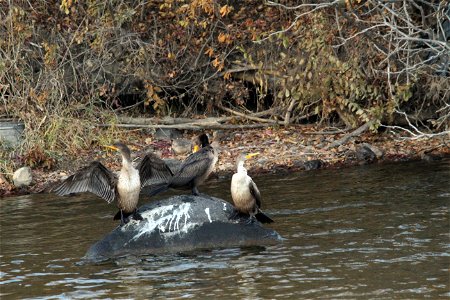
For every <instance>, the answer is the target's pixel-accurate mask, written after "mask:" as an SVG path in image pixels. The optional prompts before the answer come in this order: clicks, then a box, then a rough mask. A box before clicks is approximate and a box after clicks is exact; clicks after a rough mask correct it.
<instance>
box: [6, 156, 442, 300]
mask: <svg viewBox="0 0 450 300" xmlns="http://www.w3.org/2000/svg"><path fill="white" fill-rule="evenodd" d="M449 178H450V161H449V160H446V161H440V162H436V163H425V162H417V163H403V164H391V165H382V166H379V165H375V166H368V167H358V168H351V169H343V170H336V171H330V170H320V171H310V172H302V173H295V174H291V175H288V176H278V177H275V176H273V177H271V176H264V177H256V178H254V179H255V181H256V183H257V184H258V186H259V187H260V190H261V193H262V195H263V205H264V207H263V208H264V209H265V211H266V212H267V213H268V214H269V215H271V216H272V218H273V219H275V222H276V223H274V224H272V225H271V227H272V228H274V229H275V230H277V231H278V232H279V233H280V234H281V235H282V236H283V237H284V238H285V239H286V240H285V241H284V242H283V243H282V244H279V245H276V246H270V247H266V248H262V247H261V248H258V247H256V248H231V249H216V250H210V251H198V252H191V253H183V254H177V255H162V256H145V257H127V258H121V259H119V260H116V261H110V262H107V263H103V264H98V265H85V264H79V261H80V259H81V257H82V256H83V255H84V253H85V252H86V250H87V249H88V247H89V246H90V245H91V244H93V243H94V242H95V241H97V240H99V239H100V238H102V237H103V236H104V235H105V234H106V233H108V232H109V231H111V230H112V229H113V228H114V227H115V226H117V223H116V222H113V221H112V220H111V218H112V215H113V214H114V213H115V212H116V210H115V208H114V207H113V206H112V205H110V206H108V205H107V204H106V202H103V201H102V200H99V199H97V198H95V197H94V196H92V195H89V194H86V195H81V196H76V197H64V198H61V197H56V196H54V195H31V196H22V197H16V198H5V199H1V201H0V208H1V211H0V215H1V217H0V224H1V228H0V229H1V248H0V296H1V299H32V298H34V299H61V298H83V299H86V298H95V299H99V298H138V299H144V298H145V299H149V298H164V299H170V298H174V299H179V298H196V299H205V298H216V299H269V298H275V299H327V298H332V299H335V298H338V299H367V298H372V299H373V298H376V299H395V298H401V299H418V298H430V299H449V297H450V291H449V280H450V278H449V267H450V234H449V229H450V223H449V204H450V182H449ZM200 190H201V191H202V192H206V193H208V194H211V195H214V196H217V197H221V198H224V199H227V200H228V199H230V195H229V180H223V181H212V182H211V181H210V182H209V185H208V186H205V187H203V188H201V189H200ZM168 195H170V194H166V195H165V196H168ZM145 201H148V199H143V200H141V203H143V202H145Z"/></svg>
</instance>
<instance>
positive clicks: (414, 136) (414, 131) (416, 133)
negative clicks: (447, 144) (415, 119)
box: [380, 110, 450, 140]
mask: <svg viewBox="0 0 450 300" xmlns="http://www.w3.org/2000/svg"><path fill="white" fill-rule="evenodd" d="M395 112H396V113H398V114H401V115H403V116H404V117H405V119H406V121H407V122H408V126H409V127H411V128H412V130H409V129H407V128H404V127H401V126H396V125H380V126H382V127H385V128H390V129H398V130H401V131H405V132H407V133H408V134H410V135H411V137H400V138H401V139H409V140H417V139H421V138H434V137H438V136H441V135H449V136H450V130H447V131H442V132H438V133H425V132H422V131H420V130H419V129H418V128H417V127H416V126H414V125H413V124H412V123H411V121H410V120H409V117H408V115H407V114H406V113H405V112H403V111H398V110H395Z"/></svg>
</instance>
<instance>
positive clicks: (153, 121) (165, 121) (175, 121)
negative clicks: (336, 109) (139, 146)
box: [117, 117, 233, 125]
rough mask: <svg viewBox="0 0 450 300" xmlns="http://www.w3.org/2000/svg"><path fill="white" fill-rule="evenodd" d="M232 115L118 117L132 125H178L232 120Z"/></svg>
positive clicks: (120, 120) (122, 121)
mask: <svg viewBox="0 0 450 300" xmlns="http://www.w3.org/2000/svg"><path fill="white" fill-rule="evenodd" d="M232 119H233V118H232V117H222V118H205V119H189V118H171V117H164V118H133V117H118V118H117V120H118V121H119V122H120V123H125V124H134V125H179V124H191V123H194V124H197V123H220V122H226V121H229V120H232Z"/></svg>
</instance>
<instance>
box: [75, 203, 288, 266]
mask: <svg viewBox="0 0 450 300" xmlns="http://www.w3.org/2000/svg"><path fill="white" fill-rule="evenodd" d="M139 213H140V215H141V216H142V218H143V220H142V221H136V220H131V221H130V222H128V223H127V224H125V225H124V226H122V227H120V226H119V227H117V228H116V229H114V230H113V231H112V232H110V233H108V234H107V235H106V236H105V237H104V238H103V239H101V240H100V241H98V242H97V243H95V244H94V245H92V246H91V248H90V249H89V250H88V251H87V253H86V255H85V257H84V259H85V260H86V261H94V262H95V261H101V260H105V259H110V258H114V257H118V256H123V255H129V254H132V255H141V254H157V253H174V252H184V251H192V250H196V249H211V248H222V247H234V246H264V245H273V244H277V243H279V242H281V241H282V238H281V236H280V235H279V234H278V233H277V232H276V231H274V230H272V229H270V228H268V227H263V226H262V225H261V224H260V223H259V222H257V221H253V222H249V220H248V217H243V216H242V215H239V216H238V217H237V218H236V217H235V211H234V207H233V206H232V205H231V204H230V203H228V202H226V201H224V200H221V199H219V198H215V197H209V196H207V195H202V196H192V195H179V196H174V197H171V198H168V199H164V200H160V201H155V202H151V203H149V204H146V205H144V206H142V207H140V208H139ZM275 222H276V220H275Z"/></svg>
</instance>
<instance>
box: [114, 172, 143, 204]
mask: <svg viewBox="0 0 450 300" xmlns="http://www.w3.org/2000/svg"><path fill="white" fill-rule="evenodd" d="M117 190H118V192H119V196H120V203H119V206H120V207H119V208H121V209H123V210H125V211H133V210H134V209H135V208H136V206H137V203H138V201H139V193H140V191H141V180H140V177H139V172H138V170H136V169H135V168H129V169H126V170H124V169H122V171H121V172H120V175H119V181H118V183H117Z"/></svg>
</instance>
